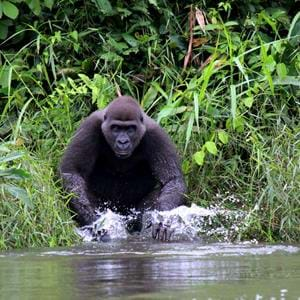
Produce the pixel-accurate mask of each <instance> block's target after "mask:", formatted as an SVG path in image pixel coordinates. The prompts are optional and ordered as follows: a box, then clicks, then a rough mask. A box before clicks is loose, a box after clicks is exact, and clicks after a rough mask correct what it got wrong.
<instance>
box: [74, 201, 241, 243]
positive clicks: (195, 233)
mask: <svg viewBox="0 0 300 300" xmlns="http://www.w3.org/2000/svg"><path fill="white" fill-rule="evenodd" d="M137 215H138V212H136V211H133V212H132V214H131V215H129V216H122V215H120V214H117V213H114V212H113V211H111V210H110V209H108V210H106V211H105V212H101V213H99V218H98V219H97V220H96V221H95V222H94V223H93V224H91V225H89V226H84V227H81V228H78V229H77V233H78V234H79V235H80V236H81V237H82V238H83V240H84V241H87V242H89V241H93V240H98V241H108V240H111V239H114V240H116V239H127V238H131V237H132V236H133V235H132V234H130V233H129V232H128V230H127V227H128V226H127V225H128V222H130V221H131V220H134V219H136V218H137ZM244 217H245V212H243V211H233V210H227V209H224V208H220V207H213V208H209V209H208V208H203V207H200V206H197V205H196V204H192V205H191V207H187V206H179V207H177V208H174V209H172V210H170V211H157V210H154V211H148V212H146V213H144V214H143V218H142V230H141V232H140V233H138V234H137V233H135V234H134V236H135V237H137V238H140V239H147V238H152V232H151V231H152V229H151V225H150V224H158V223H160V222H161V223H163V224H167V225H168V228H169V229H170V230H171V231H172V232H173V233H172V237H171V240H172V241H187V240H190V241H192V240H196V239H202V240H203V239H206V240H207V239H212V240H215V241H216V240H217V241H233V240H234V239H235V238H236V237H237V235H238V233H239V230H240V226H239V225H240V224H241V221H242V220H243V219H244Z"/></svg>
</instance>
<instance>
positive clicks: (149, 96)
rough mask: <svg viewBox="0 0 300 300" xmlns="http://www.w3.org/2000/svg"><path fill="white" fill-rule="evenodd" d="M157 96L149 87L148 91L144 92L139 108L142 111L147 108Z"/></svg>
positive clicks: (154, 90)
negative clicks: (141, 108) (140, 107)
mask: <svg viewBox="0 0 300 300" xmlns="http://www.w3.org/2000/svg"><path fill="white" fill-rule="evenodd" d="M157 94H158V91H157V90H156V89H155V88H154V87H153V86H150V88H149V89H148V91H147V92H146V94H145V95H144V97H143V100H142V103H141V106H142V107H143V108H144V109H147V108H149V107H150V106H151V105H152V104H153V102H154V100H155V99H156V97H157Z"/></svg>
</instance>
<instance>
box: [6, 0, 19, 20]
mask: <svg viewBox="0 0 300 300" xmlns="http://www.w3.org/2000/svg"><path fill="white" fill-rule="evenodd" d="M2 10H3V13H4V14H5V15H6V16H7V17H9V18H11V19H15V18H16V17H17V16H18V14H19V10H18V8H17V7H16V6H15V5H14V4H12V3H11V2H9V1H3V2H2Z"/></svg>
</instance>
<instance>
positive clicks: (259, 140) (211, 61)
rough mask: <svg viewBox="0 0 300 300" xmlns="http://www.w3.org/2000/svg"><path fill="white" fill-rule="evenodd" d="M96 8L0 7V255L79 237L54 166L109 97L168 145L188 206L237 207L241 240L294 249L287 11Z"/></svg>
mask: <svg viewBox="0 0 300 300" xmlns="http://www.w3.org/2000/svg"><path fill="white" fill-rule="evenodd" d="M73 2H74V1H73ZM96 2H97V3H96ZM96 2H94V1H84V3H82V1H79V0H76V1H75V2H74V3H72V4H71V3H70V2H69V1H62V2H60V3H59V4H55V3H54V2H52V1H46V2H45V3H44V2H43V3H40V2H39V1H38V2H35V3H32V4H30V5H28V6H27V4H26V3H27V2H26V3H25V1H23V0H22V1H20V2H18V3H11V2H9V1H5V3H6V4H5V6H7V5H8V4H7V3H10V5H8V6H9V7H6V8H5V9H3V14H2V17H1V19H0V44H1V50H0V79H1V80H0V97H1V99H2V101H1V104H0V108H1V120H0V138H1V146H0V192H1V199H0V233H1V234H0V249H8V248H22V247H32V246H59V245H71V244H76V243H78V237H77V236H76V235H75V234H74V228H75V224H74V222H73V221H72V218H71V216H72V213H71V212H70V211H69V210H68V208H67V205H66V202H67V197H68V196H67V195H65V194H64V193H63V192H62V190H61V184H60V182H59V181H58V178H57V176H56V170H57V165H58V162H59V160H60V158H61V155H62V153H63V150H64V149H65V147H66V145H67V143H68V142H69V140H70V138H71V136H72V134H73V132H74V131H75V129H76V128H77V127H78V125H79V124H80V121H81V120H82V119H83V118H84V117H86V116H87V115H88V114H89V113H90V112H91V111H94V110H96V109H98V108H100V109H101V108H103V107H104V106H105V105H106V104H107V103H108V102H109V101H110V100H111V99H113V98H114V97H115V95H116V94H117V92H121V93H122V94H124V95H125V94H128V95H131V96H133V97H135V98H136V99H138V101H139V102H140V103H141V105H142V107H143V109H144V110H145V111H146V112H147V113H148V114H149V115H150V116H151V117H153V118H154V119H155V120H157V121H158V122H159V123H160V125H161V126H162V127H164V128H165V129H166V131H167V132H168V133H169V134H170V136H171V137H172V139H173V141H174V143H175V144H176V146H177V148H178V150H179V152H180V155H181V157H182V169H183V172H184V175H185V179H186V182H187V185H188V195H187V196H188V201H189V203H190V204H191V203H195V204H197V205H199V206H201V207H205V208H209V207H211V206H216V207H221V208H224V209H228V210H242V211H243V212H244V213H245V216H246V217H245V219H244V222H243V224H242V229H243V230H242V231H241V233H240V234H239V235H238V236H239V238H240V239H242V240H252V239H256V240H258V241H267V242H275V241H287V242H299V240H300V227H299V224H300V212H299V207H300V199H299V186H300V165H299V161H300V142H299V141H300V139H299V137H300V125H299V118H300V105H299V96H300V92H299V82H300V77H299V75H300V56H299V36H300V32H299V26H300V25H299V24H300V13H297V10H296V9H295V8H296V6H295V4H293V3H292V2H290V1H283V2H280V3H277V2H272V1H271V2H265V1H258V2H257V1H256V2H255V3H252V2H251V1H250V2H247V3H244V2H241V1H230V2H220V3H219V4H218V3H216V2H213V1H212V2H210V1H208V2H207V1H206V2H205V3H204V2H203V3H202V2H201V3H198V2H197V6H196V3H194V2H193V1H188V2H184V4H183V3H181V2H180V1H175V2H174V1H170V2H168V1H164V2H160V1H145V2H140V1H132V3H131V4H130V5H129V4H127V3H125V2H124V3H123V2H122V3H119V2H118V3H115V2H113V1H96ZM3 3H4V2H3ZM62 3H63V4H62ZM74 7H76V9H75V10H74ZM87 12H88V13H87ZM27 24H33V25H27ZM220 222H223V223H224V225H225V226H229V225H228V223H226V222H227V221H226V218H224V219H222V218H220Z"/></svg>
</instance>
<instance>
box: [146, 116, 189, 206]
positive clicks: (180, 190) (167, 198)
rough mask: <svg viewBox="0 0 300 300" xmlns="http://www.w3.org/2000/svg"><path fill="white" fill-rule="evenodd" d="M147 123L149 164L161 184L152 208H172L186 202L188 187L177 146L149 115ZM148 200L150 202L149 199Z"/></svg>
mask: <svg viewBox="0 0 300 300" xmlns="http://www.w3.org/2000/svg"><path fill="white" fill-rule="evenodd" d="M145 123H146V126H147V131H146V136H145V138H146V144H147V145H146V148H147V150H148V151H149V152H148V157H149V165H150V167H151V169H152V173H153V175H154V176H155V177H156V179H157V181H158V182H159V184H160V189H159V191H158V193H156V195H155V198H156V199H152V201H153V204H154V205H152V208H154V209H157V210H170V209H173V208H175V207H178V206H179V205H182V204H183V203H184V193H185V191H186V187H185V183H184V180H183V176H182V172H181V168H180V163H179V158H178V155H177V153H176V149H175V146H174V145H173V143H172V142H171V140H170V138H169V136H168V135H167V134H166V133H165V132H164V130H163V129H162V128H160V127H159V126H158V125H157V124H156V123H155V122H154V121H153V120H152V119H150V118H149V117H145ZM153 195H154V194H153ZM149 196H150V195H149ZM147 198H148V197H147ZM147 202H148V203H150V201H148V199H147Z"/></svg>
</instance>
